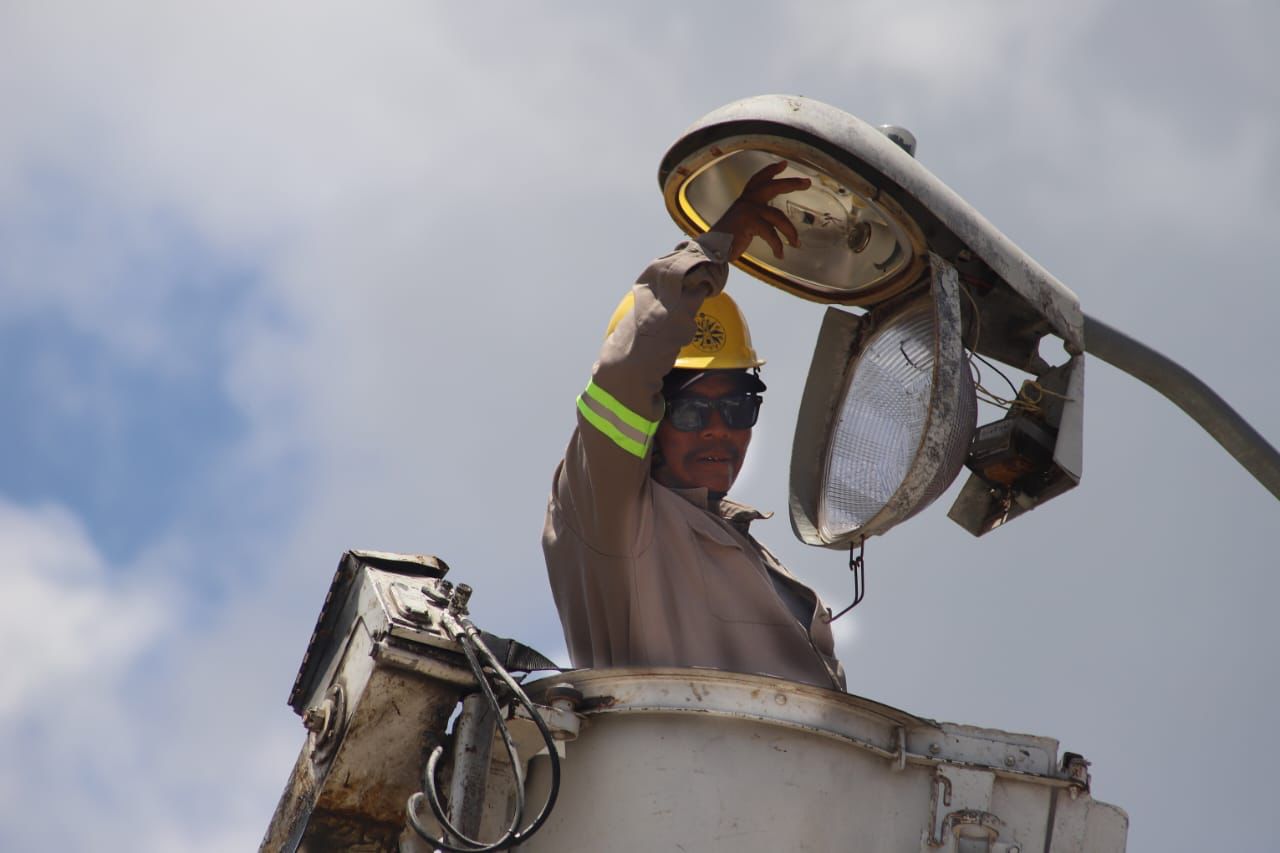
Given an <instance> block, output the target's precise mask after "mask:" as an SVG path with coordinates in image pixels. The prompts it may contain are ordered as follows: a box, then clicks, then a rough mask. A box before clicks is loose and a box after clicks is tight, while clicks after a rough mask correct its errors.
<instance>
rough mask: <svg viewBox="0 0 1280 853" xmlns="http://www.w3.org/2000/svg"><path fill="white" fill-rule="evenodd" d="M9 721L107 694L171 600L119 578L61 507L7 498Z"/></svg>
mask: <svg viewBox="0 0 1280 853" xmlns="http://www.w3.org/2000/svg"><path fill="white" fill-rule="evenodd" d="M0 549H3V552H4V563H5V578H4V587H5V594H4V596H2V597H0V647H3V648H5V649H7V650H10V651H9V653H8V655H7V658H6V664H5V666H4V668H3V670H0V721H3V720H7V721H8V722H9V723H11V724H15V723H16V721H19V720H22V719H24V718H28V717H31V716H33V715H34V716H38V715H39V714H41V713H42V709H43V707H44V706H45V705H46V704H47V703H50V702H55V701H58V700H59V699H60V698H61V697H65V696H66V695H67V694H69V693H71V692H73V691H75V690H80V689H84V690H94V689H102V688H103V687H104V686H106V685H109V684H111V683H112V681H113V680H115V679H116V678H118V677H119V676H120V675H121V674H122V673H124V672H125V671H127V670H128V668H129V667H130V666H131V665H132V664H133V663H134V662H135V661H136V660H137V658H138V656H139V655H140V654H141V653H142V651H143V649H144V648H145V647H146V646H147V645H148V644H149V643H150V642H152V641H153V640H154V638H155V637H156V636H157V635H158V634H159V633H160V631H161V630H162V628H163V627H164V625H165V621H166V617H167V613H166V602H165V596H164V594H163V593H162V592H161V591H160V590H157V589H154V588H147V587H142V586H140V585H138V584H136V583H132V582H129V581H127V580H122V579H121V578H119V577H118V576H116V577H113V574H112V571H111V568H110V567H109V566H108V565H107V564H106V563H105V561H104V560H103V558H102V556H101V555H100V554H99V553H98V551H97V550H96V549H95V547H94V545H93V543H92V542H91V541H90V540H89V538H88V536H87V535H86V533H85V530H84V526H83V525H82V524H81V523H80V522H79V521H78V520H77V519H76V518H75V517H74V516H72V515H71V514H70V513H68V512H67V511H66V510H64V509H61V508H59V507H54V506H44V507H39V508H36V509H26V508H23V507H21V506H18V505H16V504H14V503H12V502H10V501H8V500H6V499H4V498H0Z"/></svg>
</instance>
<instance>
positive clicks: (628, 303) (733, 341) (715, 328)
mask: <svg viewBox="0 0 1280 853" xmlns="http://www.w3.org/2000/svg"><path fill="white" fill-rule="evenodd" d="M635 302H636V297H635V294H634V293H632V292H631V291H627V295H626V296H624V297H622V301H621V302H619V303H618V307H617V308H616V309H614V312H613V316H612V317H611V318H609V328H608V329H607V330H606V331H605V335H604V336H605V337H606V338H607V337H609V335H612V334H613V330H614V329H615V328H617V326H618V323H620V322H621V321H622V318H623V317H625V316H626V315H627V312H628V311H630V310H631V309H632V307H634V305H635ZM694 323H695V324H696V326H697V330H696V331H695V332H694V333H693V340H691V341H689V343H687V344H685V346H684V349H682V350H680V354H679V355H678V356H676V363H675V364H673V365H672V367H679V368H684V369H686V370H734V369H745V368H749V367H759V366H760V365H762V364H764V361H763V360H762V359H761V358H760V357H759V356H758V355H756V351H755V349H754V348H753V347H752V346H751V330H750V329H748V328H747V318H746V317H743V316H742V309H741V308H739V307H738V303H736V302H734V301H733V299H732V298H731V297H730V296H729V294H727V293H725V292H724V291H721V292H720V293H718V294H716V295H715V296H712V297H711V298H709V299H707V300H706V301H704V302H703V303H702V308H700V309H699V310H698V316H697V317H696V318H694Z"/></svg>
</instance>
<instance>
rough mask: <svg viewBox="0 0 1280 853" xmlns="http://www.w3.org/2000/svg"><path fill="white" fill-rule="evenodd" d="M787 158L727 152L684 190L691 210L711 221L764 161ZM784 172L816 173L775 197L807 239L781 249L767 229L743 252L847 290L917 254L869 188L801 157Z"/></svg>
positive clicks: (890, 272) (879, 279) (818, 285)
mask: <svg viewBox="0 0 1280 853" xmlns="http://www.w3.org/2000/svg"><path fill="white" fill-rule="evenodd" d="M781 159H783V158H781V157H779V156H778V155H776V154H772V153H770V152H767V151H759V150H743V151H734V152H732V153H729V154H726V155H725V156H723V157H721V158H720V159H718V160H715V161H713V162H712V163H710V164H708V165H707V166H706V167H704V168H703V169H702V170H701V171H699V172H698V173H697V174H695V175H694V176H693V177H692V178H690V179H689V181H688V182H687V183H686V184H685V185H684V186H683V187H682V188H681V190H680V203H681V207H682V208H683V210H684V214H685V215H686V216H687V217H689V218H690V219H691V220H693V222H694V223H695V224H696V225H697V226H698V227H700V228H701V229H702V230H704V231H705V230H708V229H710V227H711V225H712V224H713V223H715V222H716V220H718V219H719V218H720V217H721V216H722V215H723V214H724V212H725V211H726V210H728V209H729V205H730V204H732V203H733V202H734V200H735V199H737V197H738V196H739V195H740V194H741V193H742V189H743V187H745V186H746V184H747V181H748V180H749V179H750V178H751V176H752V175H754V174H755V173H756V172H758V171H759V170H760V169H762V168H764V167H765V166H767V165H769V164H770V163H776V162H778V161H779V160H781ZM787 163H788V165H787V168H786V170H784V171H783V172H782V173H781V174H780V175H779V176H778V177H780V178H808V179H809V180H810V186H809V188H808V189H807V190H800V191H798V192H792V193H787V194H786V195H782V196H778V197H777V198H775V199H774V200H773V201H772V202H771V205H772V206H773V207H775V208H777V209H778V210H780V211H782V213H783V214H785V215H786V217H787V218H788V219H789V220H791V222H792V224H794V225H795V227H796V231H797V232H798V233H799V236H800V247H799V248H792V247H790V246H786V247H785V249H784V252H783V255H784V256H783V258H782V259H781V260H779V259H778V258H775V257H774V256H773V251H772V250H771V249H770V248H769V245H768V244H767V243H765V242H764V241H763V240H761V239H760V238H759V237H757V238H756V239H754V240H752V241H751V244H750V245H749V246H748V247H747V251H746V254H745V255H744V257H743V260H744V261H746V262H750V263H752V264H754V265H755V266H757V267H761V268H762V269H765V270H767V271H769V272H771V273H773V274H774V275H776V276H778V277H780V278H786V279H790V280H791V281H793V282H797V283H799V284H801V285H804V286H805V287H806V288H807V289H809V290H811V291H813V292H816V293H818V294H828V295H831V296H833V297H837V298H839V297H845V296H849V295H852V294H856V293H859V292H861V291H865V290H869V289H871V288H875V287H877V286H879V285H881V284H883V283H884V282H886V281H889V280H890V279H893V278H894V277H895V276H897V275H899V274H900V273H902V272H903V271H904V270H905V269H906V268H907V267H908V266H909V265H910V264H911V261H912V248H911V241H910V239H909V237H908V235H907V232H906V230H905V229H904V228H903V227H902V225H901V224H900V223H899V222H897V221H896V220H895V219H894V217H893V216H892V215H890V214H889V212H888V211H887V210H886V209H885V208H884V207H883V206H882V205H880V204H877V203H876V202H875V201H872V200H871V199H870V198H869V197H868V196H867V195H866V194H865V193H864V192H860V191H859V190H858V189H856V188H854V187H850V186H845V185H844V184H842V183H840V182H839V181H837V180H835V179H834V178H832V177H831V176H830V175H828V174H827V173H826V172H824V171H822V170H820V169H818V168H816V167H814V166H811V165H810V164H808V163H804V162H802V161H800V160H798V159H796V158H789V159H788V160H787Z"/></svg>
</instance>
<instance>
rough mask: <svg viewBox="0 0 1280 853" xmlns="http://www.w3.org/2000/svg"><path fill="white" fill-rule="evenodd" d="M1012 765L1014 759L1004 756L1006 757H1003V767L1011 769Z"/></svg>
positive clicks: (1010, 756)
mask: <svg viewBox="0 0 1280 853" xmlns="http://www.w3.org/2000/svg"><path fill="white" fill-rule="evenodd" d="M1013 764H1014V757H1013V756H1012V755H1006V756H1005V757H1004V766H1005V767H1012V766H1013Z"/></svg>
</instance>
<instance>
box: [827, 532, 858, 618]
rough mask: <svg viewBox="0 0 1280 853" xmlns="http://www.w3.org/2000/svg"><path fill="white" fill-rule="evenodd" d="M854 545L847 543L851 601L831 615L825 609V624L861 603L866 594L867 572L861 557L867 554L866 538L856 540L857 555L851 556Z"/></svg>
mask: <svg viewBox="0 0 1280 853" xmlns="http://www.w3.org/2000/svg"><path fill="white" fill-rule="evenodd" d="M853 548H854V545H853V543H852V542H850V543H849V571H851V572H853V602H852V603H851V604H850V605H849V606H848V607H846V608H845V609H844V610H841V611H840V612H839V613H837V614H836V615H835V616H832V615H831V611H830V610H828V611H827V618H826V622H827V624H828V625H829V624H831V623H832V622H834V621H836V620H837V619H839V618H840V617H841V616H843V615H845V614H846V613H848V612H849V611H850V610H852V609H853V608H855V607H857V606H858V605H859V604H861V603H862V599H863V598H865V597H866V595H867V573H866V561H865V560H864V559H863V558H864V557H865V556H866V554H867V540H866V539H865V538H863V539H860V540H858V556H856V557H855V556H853Z"/></svg>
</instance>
